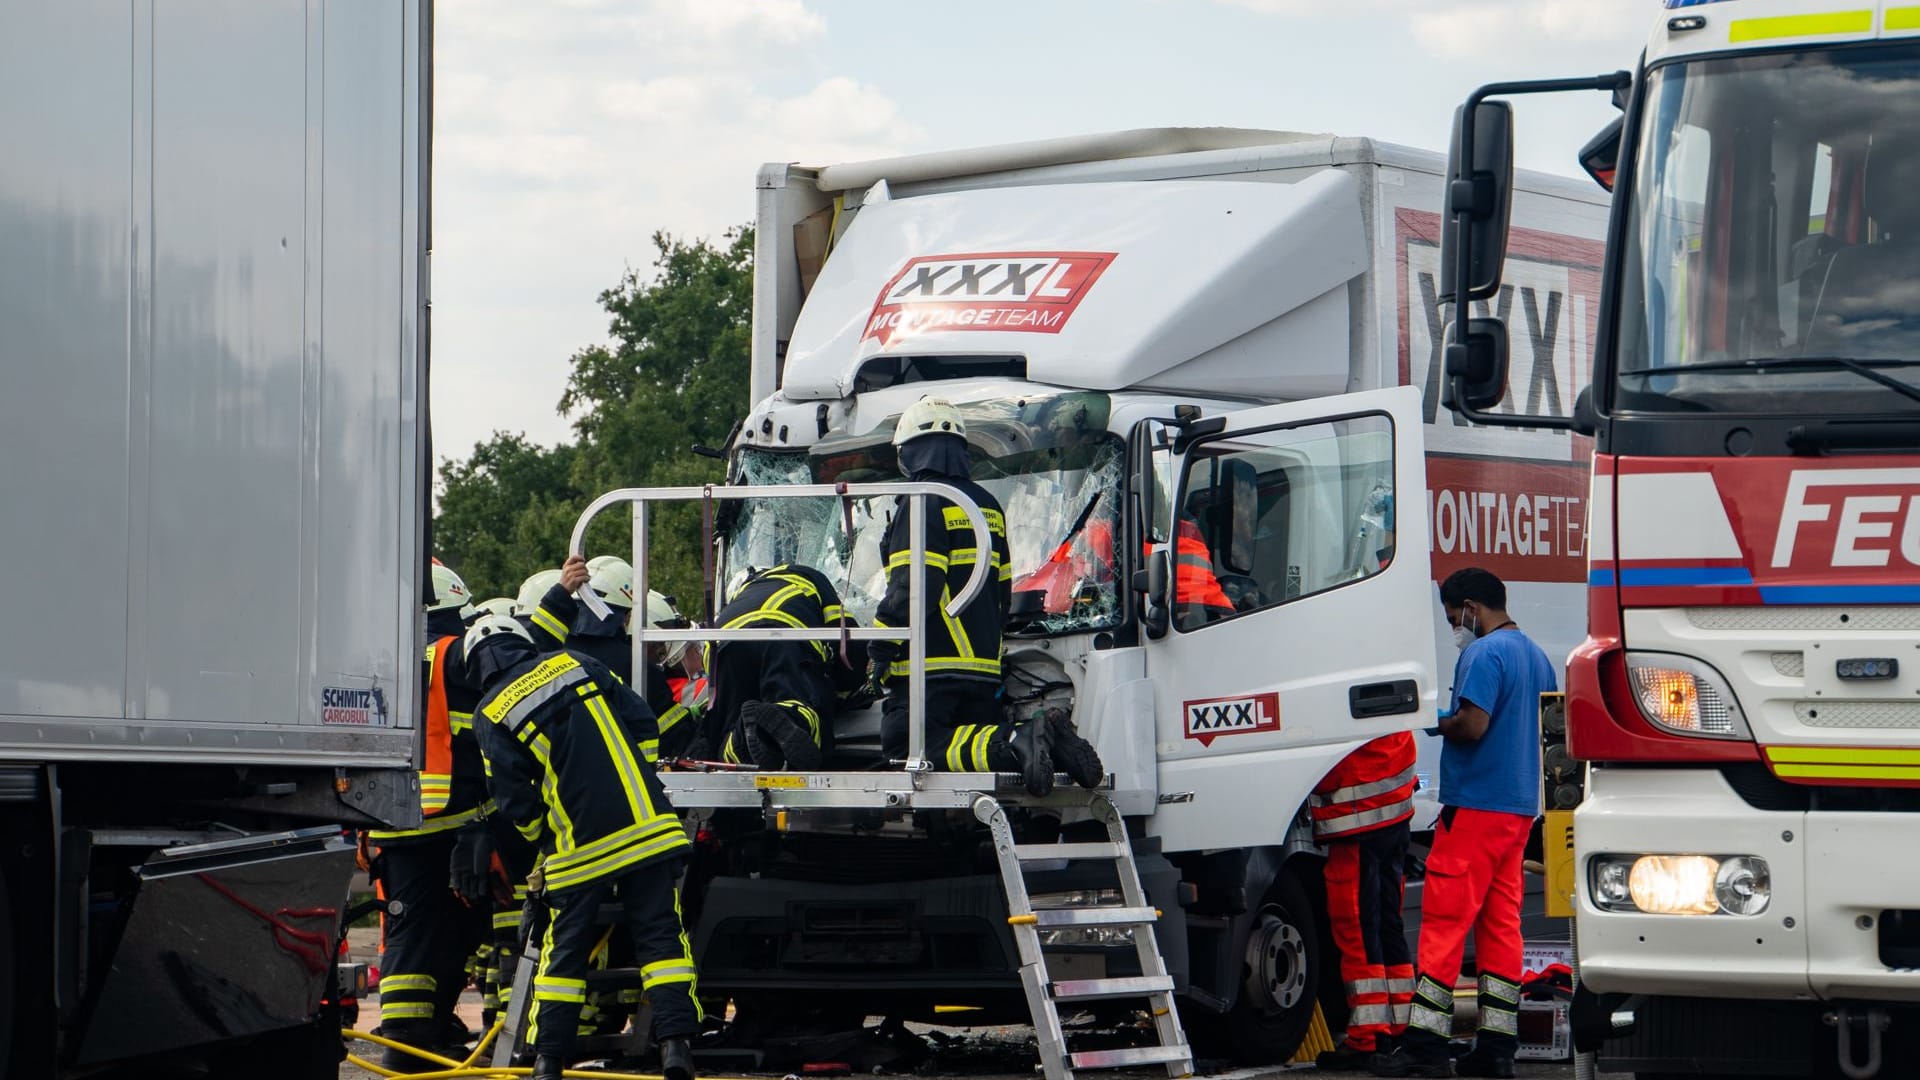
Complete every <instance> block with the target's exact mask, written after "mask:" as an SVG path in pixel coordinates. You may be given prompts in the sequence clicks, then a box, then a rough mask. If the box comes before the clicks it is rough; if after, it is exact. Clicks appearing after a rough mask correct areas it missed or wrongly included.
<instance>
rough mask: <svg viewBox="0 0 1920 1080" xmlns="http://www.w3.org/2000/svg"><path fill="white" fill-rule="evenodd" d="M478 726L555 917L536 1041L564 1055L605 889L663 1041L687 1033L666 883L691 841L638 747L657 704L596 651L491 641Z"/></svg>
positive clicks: (690, 974) (680, 946)
mask: <svg viewBox="0 0 1920 1080" xmlns="http://www.w3.org/2000/svg"><path fill="white" fill-rule="evenodd" d="M485 650H486V651H485V652H484V653H483V654H482V658H483V662H482V664H481V669H482V673H483V676H484V678H485V680H486V694H485V696H484V697H483V698H482V700H481V704H480V715H479V720H478V722H477V728H478V730H479V732H480V739H481V746H482V748H483V749H484V750H485V752H486V755H487V760H488V762H489V764H490V765H491V766H492V773H491V777H490V782H491V785H492V791H493V797H494V801H495V802H496V803H497V804H498V807H499V810H498V813H499V814H500V816H501V817H502V818H504V819H505V820H507V821H510V822H512V823H513V825H514V827H515V828H516V829H518V830H519V832H520V834H521V835H522V836H524V837H525V838H526V839H528V840H529V841H531V842H534V843H537V844H538V845H539V846H540V848H541V850H542V851H543V852H545V866H544V871H543V874H544V878H545V888H546V903H547V906H548V908H549V911H550V915H551V918H550V919H549V920H548V925H547V930H546V935H545V938H544V941H543V946H542V952H541V960H540V970H539V971H538V972H537V973H536V975H535V977H534V981H533V988H534V1000H535V1003H536V1005H537V1007H538V1017H537V1021H536V1023H537V1034H536V1035H535V1039H534V1046H535V1049H536V1050H537V1051H538V1052H539V1053H540V1054H542V1055H547V1056H552V1057H557V1058H564V1057H565V1055H566V1053H567V1050H568V1049H569V1048H570V1047H571V1045H572V1042H573V1037H574V1032H575V1029H576V1026H577V1025H578V1023H579V1018H580V1010H581V1006H582V1005H583V1004H585V1002H586V998H587V985H586V978H585V975H586V971H587V967H588V963H589V954H590V953H591V951H592V950H593V948H594V945H595V943H596V942H597V941H598V939H599V934H598V933H597V932H596V929H595V926H594V918H595V914H596V913H597V912H598V910H599V908H600V905H601V903H602V902H603V901H604V900H606V899H607V898H608V897H609V895H618V897H619V899H620V902H621V904H622V905H623V907H624V908H625V909H626V916H627V927H628V930H629V932H630V933H631V934H632V938H633V946H634V951H635V954H636V957H637V959H638V960H639V962H640V967H641V973H642V980H643V982H644V984H645V989H646V992H647V995H648V997H649V998H650V999H651V1001H652V1003H653V1016H654V1030H655V1035H656V1037H658V1038H660V1039H670V1038H684V1037H689V1036H692V1035H694V1034H696V1033H697V1032H698V1030H699V1024H700V1019H701V1017H700V1008H699V1004H698V1003H697V1001H696V1000H695V998H694V990H695V986H694V966H693V954H692V950H691V947H690V946H689V944H688V942H687V938H686V934H685V932H684V931H683V930H682V928H681V925H680V917H679V893H678V890H677V889H676V887H675V879H676V877H677V874H678V871H679V863H680V861H681V857H682V856H683V854H684V853H685V851H686V850H687V848H688V842H687V836H686V831H685V829H684V828H683V827H682V826H681V823H680V819H679V818H678V817H676V816H675V815H674V812H673V807H672V806H671V805H669V804H668V802H667V799H666V795H665V793H664V792H663V791H662V790H661V787H660V780H659V778H658V777H656V776H655V775H654V772H653V765H652V763H651V761H650V760H649V758H648V756H647V755H646V754H645V753H643V752H642V747H643V746H645V745H648V744H651V743H656V742H657V741H658V739H659V735H658V733H657V731H656V730H655V728H654V720H653V713H652V711H651V710H650V709H648V708H647V705H646V702H645V701H643V700H641V698H640V697H639V695H637V694H635V693H634V692H633V691H631V690H629V689H628V688H626V687H625V686H623V685H621V684H620V683H619V682H617V681H616V680H615V679H614V677H613V673H612V672H610V671H608V670H607V668H606V667H605V666H604V665H602V664H600V663H599V662H598V661H595V660H594V659H593V658H591V657H588V656H585V655H582V654H580V653H577V652H573V651H561V652H558V653H553V654H550V655H548V656H545V657H541V656H539V655H538V654H537V653H535V652H534V650H533V648H532V647H531V646H528V645H527V644H526V643H525V642H523V641H520V640H519V639H517V638H504V639H503V638H495V639H489V641H488V642H487V644H486V646H485Z"/></svg>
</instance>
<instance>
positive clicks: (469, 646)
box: [461, 612, 533, 656]
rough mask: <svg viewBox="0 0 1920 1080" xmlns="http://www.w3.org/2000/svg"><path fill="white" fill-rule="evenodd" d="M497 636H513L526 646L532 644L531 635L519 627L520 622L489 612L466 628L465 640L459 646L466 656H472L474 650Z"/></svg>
mask: <svg viewBox="0 0 1920 1080" xmlns="http://www.w3.org/2000/svg"><path fill="white" fill-rule="evenodd" d="M497 634H514V635H516V636H518V637H519V638H520V640H522V641H524V642H526V643H527V644H529V645H531V644H533V635H532V634H529V633H527V628H526V627H524V626H521V625H520V620H518V619H516V618H514V617H513V616H511V615H495V614H492V613H491V612H489V613H488V614H485V615H482V616H480V617H479V618H478V619H475V620H474V623H473V625H472V626H469V627H467V636H466V639H465V640H464V641H463V642H462V643H461V644H462V646H463V647H464V649H465V651H466V654H467V655H468V656H472V655H473V653H474V650H475V649H477V648H479V647H480V645H481V644H482V643H483V642H485V641H486V640H487V639H488V638H490V637H493V636H495V635H497Z"/></svg>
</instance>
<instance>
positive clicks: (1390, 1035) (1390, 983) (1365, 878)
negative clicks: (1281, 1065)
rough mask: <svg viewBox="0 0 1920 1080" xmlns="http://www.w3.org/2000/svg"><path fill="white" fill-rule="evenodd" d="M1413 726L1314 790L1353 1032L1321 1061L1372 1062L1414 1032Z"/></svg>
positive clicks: (1371, 747)
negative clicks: (1410, 915) (1410, 882)
mask: <svg viewBox="0 0 1920 1080" xmlns="http://www.w3.org/2000/svg"><path fill="white" fill-rule="evenodd" d="M1417 756H1418V752H1417V750H1416V748H1415V746H1414V741H1413V733H1412V732H1410V731H1403V732H1399V733H1397V734H1393V735H1383V736H1381V737H1380V738H1378V739H1374V740H1373V741H1372V742H1369V743H1367V744H1366V745H1364V746H1362V747H1360V748H1359V749H1358V750H1355V751H1354V752H1353V753H1351V754H1348V755H1347V757H1346V759H1345V760H1343V761H1342V762H1340V764H1339V765H1338V766H1336V767H1335V768H1334V770H1333V772H1331V773H1329V774H1327V777H1326V779H1324V780H1322V781H1320V783H1319V785H1318V786H1317V787H1315V788H1314V790H1313V796H1312V799H1311V802H1310V806H1309V808H1308V809H1309V813H1310V815H1311V817H1312V819H1313V837H1314V839H1315V840H1317V841H1319V842H1320V843H1322V844H1324V845H1326V848H1327V864H1326V875H1325V876H1326V882H1327V920H1328V922H1329V923H1331V924H1332V929H1333V940H1334V944H1335V945H1337V946H1338V947H1339V949H1340V981H1341V982H1343V983H1345V984H1346V994H1347V1033H1346V1037H1345V1038H1343V1039H1342V1040H1341V1041H1340V1045H1339V1046H1337V1047H1335V1048H1334V1049H1332V1050H1329V1051H1327V1052H1326V1053H1323V1054H1321V1055H1320V1057H1319V1060H1318V1062H1317V1064H1318V1065H1319V1067H1320V1068H1322V1069H1360V1068H1365V1067H1366V1064H1367V1061H1368V1059H1370V1058H1371V1057H1372V1056H1373V1055H1374V1054H1375V1053H1376V1052H1381V1053H1388V1052H1391V1051H1392V1049H1393V1042H1394V1040H1395V1039H1397V1038H1398V1037H1399V1035H1400V1033H1401V1032H1403V1031H1405V1030H1406V1026H1407V1013H1408V1012H1409V1011H1410V1009H1411V1006H1412V1003H1413V954H1412V953H1411V952H1409V951H1408V949H1407V931H1406V927H1405V925H1404V924H1402V922H1401V920H1400V904H1401V894H1402V892H1403V891H1404V890H1405V887H1406V861H1407V844H1408V842H1409V840H1410V839H1411V836H1412V829H1411V825H1412V819H1413V792H1414V789H1415V787H1416V786H1417V785H1418V781H1417V780H1416V779H1415V776H1414V762H1415V759H1416V757H1417Z"/></svg>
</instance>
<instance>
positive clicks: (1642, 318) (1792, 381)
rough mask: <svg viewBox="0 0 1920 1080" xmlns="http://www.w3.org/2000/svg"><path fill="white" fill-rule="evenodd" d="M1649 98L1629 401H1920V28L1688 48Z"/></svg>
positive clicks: (1624, 387) (1632, 241)
mask: <svg viewBox="0 0 1920 1080" xmlns="http://www.w3.org/2000/svg"><path fill="white" fill-rule="evenodd" d="M1640 99H1641V102H1642V105H1641V108H1642V115H1641V118H1640V131H1639V136H1638V138H1639V146H1638V152H1637V154H1636V161H1635V165H1634V169H1633V175H1632V178H1631V182H1630V186H1629V187H1628V188H1627V189H1626V191H1625V192H1623V194H1625V196H1626V197H1627V198H1629V199H1630V200H1631V203H1630V206H1629V225H1628V235H1627V237H1626V248H1625V251H1624V253H1623V254H1624V257H1623V259H1622V260H1621V264H1620V265H1621V267H1622V275H1623V276H1622V279H1621V281H1620V293H1619V301H1620V302H1619V305H1618V311H1619V312H1620V321H1619V327H1618V337H1617V343H1618V347H1617V352H1616V354H1615V370H1616V378H1617V388H1616V395H1615V400H1614V406H1615V408H1617V409H1619V410H1620V411H1623V412H1715V413H1741V414H1756V415H1758V414H1776V415H1777V414H1783V413H1792V414H1813V415H1820V414H1835V413H1849V414H1857V413H1903V414H1904V413H1911V412H1914V411H1916V410H1920V392H1909V391H1910V390H1911V386H1910V384H1911V382H1912V377H1911V376H1910V375H1909V376H1907V377H1906V378H1900V377H1899V376H1898V375H1897V374H1896V373H1897V372H1899V371H1900V369H1902V368H1907V367H1912V366H1915V365H1916V364H1920V198H1916V197H1915V193H1916V192H1920V113H1916V112H1915V110H1914V108H1913V102H1914V101H1916V100H1920V43H1914V42H1901V43H1898V44H1885V45H1874V46H1869V47H1852V48H1844V49H1831V50H1821V51H1807V52H1789V53H1770V54H1763V55H1756V56H1748V57H1736V58H1730V59H1711V60H1700V61H1694V62H1690V63H1677V64H1671V65H1667V66H1665V67H1661V68H1657V69H1655V70H1653V71H1652V72H1650V73H1649V74H1648V76H1647V81H1646V85H1645V87H1644V88H1643V90H1642V93H1641V95H1640Z"/></svg>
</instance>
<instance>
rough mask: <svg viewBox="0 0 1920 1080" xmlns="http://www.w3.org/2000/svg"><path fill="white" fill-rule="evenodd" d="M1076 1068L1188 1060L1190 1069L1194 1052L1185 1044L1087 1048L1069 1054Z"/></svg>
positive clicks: (1068, 1057)
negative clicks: (1104, 1048)
mask: <svg viewBox="0 0 1920 1080" xmlns="http://www.w3.org/2000/svg"><path fill="white" fill-rule="evenodd" d="M1067 1060H1068V1061H1070V1062H1072V1064H1073V1067H1074V1068H1076V1069H1124V1068H1127V1067H1129V1066H1132V1065H1174V1064H1178V1063H1180V1062H1186V1063H1187V1065H1188V1068H1189V1070H1191V1068H1192V1064H1193V1052H1192V1051H1191V1050H1188V1049H1187V1048H1186V1047H1184V1046H1135V1047H1130V1048H1128V1049H1125V1050H1087V1051H1084V1052H1082V1053H1078V1054H1069V1055H1067Z"/></svg>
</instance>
